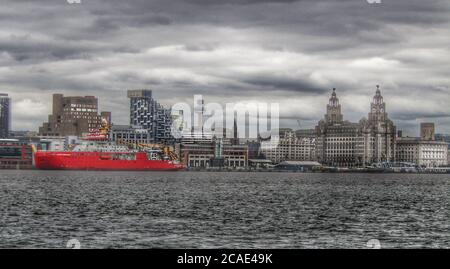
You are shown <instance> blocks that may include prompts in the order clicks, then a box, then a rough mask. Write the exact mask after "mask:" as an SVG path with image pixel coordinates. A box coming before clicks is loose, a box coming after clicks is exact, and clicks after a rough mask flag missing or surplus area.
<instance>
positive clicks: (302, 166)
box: [274, 161, 321, 172]
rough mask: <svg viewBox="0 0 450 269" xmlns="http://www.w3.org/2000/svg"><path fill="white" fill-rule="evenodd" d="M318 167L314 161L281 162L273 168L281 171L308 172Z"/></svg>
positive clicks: (319, 165)
mask: <svg viewBox="0 0 450 269" xmlns="http://www.w3.org/2000/svg"><path fill="white" fill-rule="evenodd" d="M320 167H321V164H320V163H318V162H314V161H283V162H281V163H279V164H277V165H276V166H275V167H274V168H275V170H281V171H297V172H310V171H313V170H314V169H319V168H320Z"/></svg>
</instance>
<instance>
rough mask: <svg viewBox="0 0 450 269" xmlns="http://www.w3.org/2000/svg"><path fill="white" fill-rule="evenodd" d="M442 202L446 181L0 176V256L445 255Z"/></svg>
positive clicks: (449, 235)
mask: <svg viewBox="0 0 450 269" xmlns="http://www.w3.org/2000/svg"><path fill="white" fill-rule="evenodd" d="M449 202H450V177H449V175H408V174H403V175H400V174H392V175H374V174H294V173H206V172H200V173H195V172H178V173H159V172H150V173H149V172H147V173H145V172H144V173H126V172H56V171H48V172H44V171H0V214H1V215H0V225H1V226H0V248H65V247H66V244H67V241H68V240H69V239H77V240H79V242H80V244H81V247H82V248H366V247H367V242H368V241H369V240H371V239H376V240H379V242H380V243H381V247H382V248H415V247H420V248H429V247H433V248H449V247H450V230H449V228H450V227H449V224H450V203H449Z"/></svg>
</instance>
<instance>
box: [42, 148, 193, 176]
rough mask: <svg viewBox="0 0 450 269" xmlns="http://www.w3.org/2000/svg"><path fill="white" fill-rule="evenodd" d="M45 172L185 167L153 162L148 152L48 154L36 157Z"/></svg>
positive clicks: (148, 169)
mask: <svg viewBox="0 0 450 269" xmlns="http://www.w3.org/2000/svg"><path fill="white" fill-rule="evenodd" d="M34 161H35V166H36V168H38V169H44V170H104V171H107V170H116V171H173V170H181V169H184V168H185V166H184V165H182V164H178V163H176V162H174V161H172V160H152V159H149V153H147V152H68V151H67V152H66V151H63V152H46V151H38V152H36V153H35V155H34Z"/></svg>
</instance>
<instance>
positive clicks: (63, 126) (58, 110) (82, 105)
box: [39, 94, 111, 137]
mask: <svg viewBox="0 0 450 269" xmlns="http://www.w3.org/2000/svg"><path fill="white" fill-rule="evenodd" d="M102 120H106V121H108V122H109V123H110V122H111V112H101V113H100V114H99V113H98V99H97V98H96V97H94V96H84V97H81V96H74V97H65V96H63V95H62V94H54V95H53V111H52V114H51V115H49V116H48V122H45V123H44V124H43V125H42V127H40V128H39V135H40V136H78V137H81V136H83V135H84V134H87V133H90V132H95V131H97V130H98V129H99V128H100V127H101V125H102Z"/></svg>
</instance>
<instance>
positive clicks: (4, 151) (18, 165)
mask: <svg viewBox="0 0 450 269" xmlns="http://www.w3.org/2000/svg"><path fill="white" fill-rule="evenodd" d="M32 168H33V149H32V146H31V144H30V143H28V142H23V141H19V140H18V139H0V169H32Z"/></svg>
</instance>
